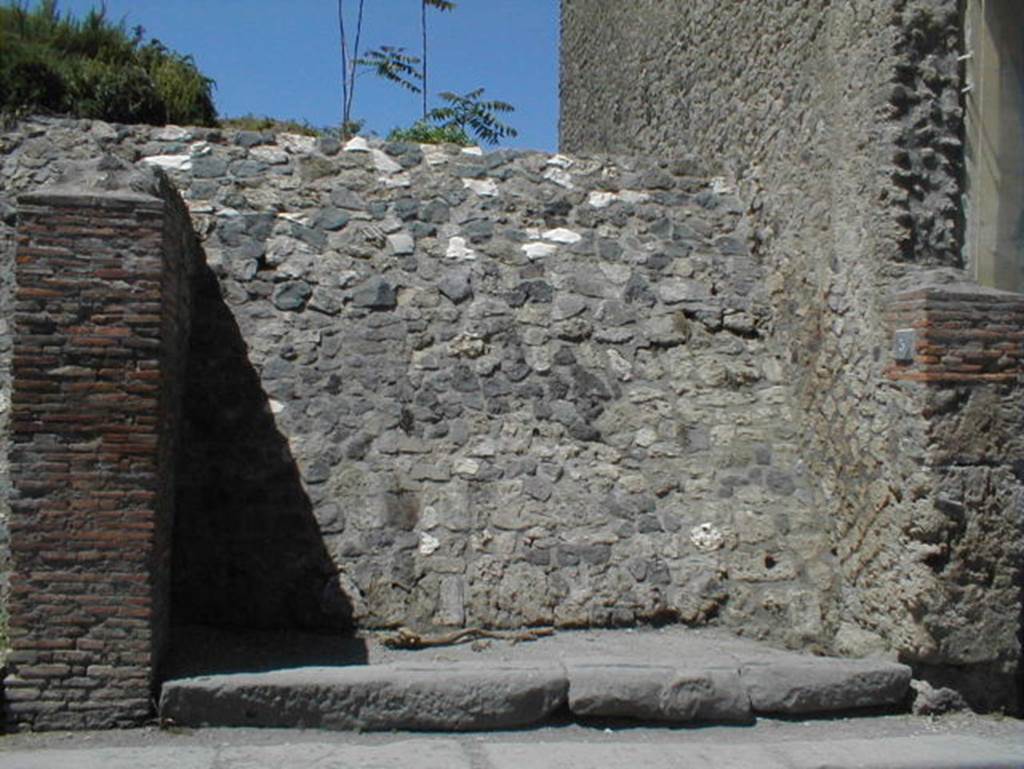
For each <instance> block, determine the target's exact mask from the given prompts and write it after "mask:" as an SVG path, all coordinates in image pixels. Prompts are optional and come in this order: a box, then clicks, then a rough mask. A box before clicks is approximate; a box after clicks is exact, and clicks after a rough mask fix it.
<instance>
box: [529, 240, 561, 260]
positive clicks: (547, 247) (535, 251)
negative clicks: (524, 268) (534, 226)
mask: <svg viewBox="0 0 1024 769" xmlns="http://www.w3.org/2000/svg"><path fill="white" fill-rule="evenodd" d="M556 251H558V246H555V245H552V244H551V243H527V244H526V245H525V246H523V253H525V254H526V258H527V259H531V260H536V259H543V258H545V257H547V256H551V255H552V254H554V253H555V252H556Z"/></svg>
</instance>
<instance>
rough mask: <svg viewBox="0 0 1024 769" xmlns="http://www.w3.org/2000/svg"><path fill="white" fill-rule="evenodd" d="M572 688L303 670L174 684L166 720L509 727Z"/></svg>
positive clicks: (486, 674)
mask: <svg viewBox="0 0 1024 769" xmlns="http://www.w3.org/2000/svg"><path fill="white" fill-rule="evenodd" d="M567 688H568V684H567V681H566V678H565V671H564V669H563V668H562V667H561V666H559V665H552V666H534V667H528V668H526V667H522V666H514V665H504V666H487V667H480V666H467V665H463V666H458V667H456V666H448V667H445V666H443V665H432V666H430V667H421V666H371V667H347V668H296V669H292V670H283V671H275V672H271V673H253V674H236V675H223V676H205V677H200V678H194V679H181V680H177V681H169V682H167V683H165V684H164V686H163V689H162V691H161V695H160V713H161V717H163V718H169V719H172V720H173V721H174V722H175V723H177V724H182V725H190V726H239V725H242V724H245V725H249V726H263V727H295V726H303V727H307V728H308V727H320V728H327V729H358V730H365V731H376V730H391V729H434V730H446V731H469V730H475V729H502V728H513V727H517V726H526V725H528V724H533V723H537V722H539V721H542V720H543V719H545V718H546V717H548V716H549V715H550V714H551V713H553V712H554V711H555V710H557V709H558V708H559V707H561V706H562V705H564V703H565V698H566V691H567Z"/></svg>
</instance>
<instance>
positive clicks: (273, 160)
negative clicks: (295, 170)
mask: <svg viewBox="0 0 1024 769" xmlns="http://www.w3.org/2000/svg"><path fill="white" fill-rule="evenodd" d="M249 157H252V158H255V159H256V160H261V161H263V162H264V163H266V164H267V165H271V166H280V165H284V164H285V163H287V162H288V153H287V152H285V151H284V150H281V149H278V148H277V147H267V146H263V147H253V148H252V149H251V150H249Z"/></svg>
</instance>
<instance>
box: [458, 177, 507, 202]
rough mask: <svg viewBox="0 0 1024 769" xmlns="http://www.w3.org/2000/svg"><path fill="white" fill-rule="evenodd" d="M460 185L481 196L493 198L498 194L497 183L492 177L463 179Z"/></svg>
mask: <svg viewBox="0 0 1024 769" xmlns="http://www.w3.org/2000/svg"><path fill="white" fill-rule="evenodd" d="M462 186H463V187H465V188H466V189H467V190H472V191H473V192H475V193H476V194H477V195H479V196H480V197H482V198H493V197H497V195H498V185H497V184H495V183H494V179H463V180H462Z"/></svg>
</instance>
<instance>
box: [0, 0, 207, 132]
mask: <svg viewBox="0 0 1024 769" xmlns="http://www.w3.org/2000/svg"><path fill="white" fill-rule="evenodd" d="M213 85H214V83H213V80H211V79H210V78H208V77H206V76H205V75H203V73H202V72H200V71H199V69H198V68H197V67H196V65H195V62H194V61H193V60H192V58H191V57H190V56H186V55H182V54H179V53H176V52H175V51H171V50H170V49H168V48H167V47H165V46H164V45H163V44H162V43H160V41H159V40H155V39H154V40H149V41H145V40H144V31H143V29H142V28H141V27H135V28H134V29H132V30H129V29H128V28H127V27H126V25H125V23H124V22H123V21H122V22H120V23H116V24H115V23H113V22H111V21H110V20H109V19H107V18H106V14H105V12H104V11H103V10H102V9H101V10H96V9H93V10H92V11H90V12H89V13H88V14H86V16H85V17H84V18H82V19H76V18H74V17H73V16H71V15H70V14H61V12H60V11H59V9H58V7H57V2H56V0H42V2H40V3H39V5H38V6H36V7H35V8H34V9H30V8H29V7H28V6H27V5H26V4H25V3H24V2H8V3H6V4H5V5H2V6H0V112H5V113H14V114H29V113H52V114H64V115H73V116H75V117H83V118H93V119H98V120H109V121H112V122H117V123H150V124H153V125H164V124H166V123H176V124H179V125H215V124H216V121H217V112H216V109H215V108H214V105H213V97H212V89H213Z"/></svg>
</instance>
